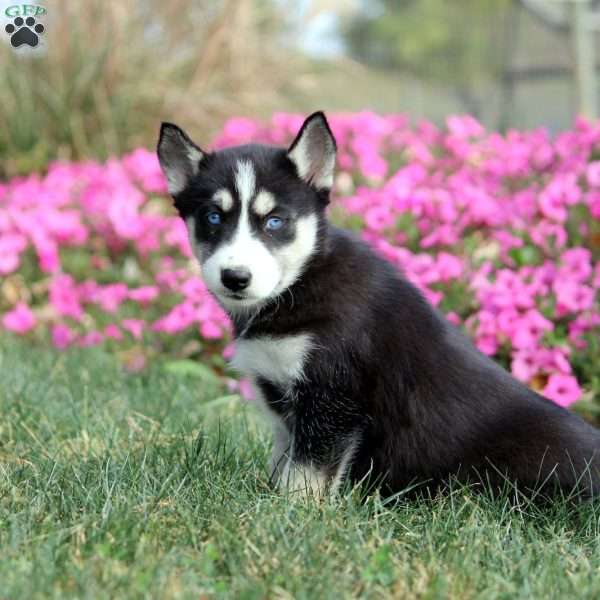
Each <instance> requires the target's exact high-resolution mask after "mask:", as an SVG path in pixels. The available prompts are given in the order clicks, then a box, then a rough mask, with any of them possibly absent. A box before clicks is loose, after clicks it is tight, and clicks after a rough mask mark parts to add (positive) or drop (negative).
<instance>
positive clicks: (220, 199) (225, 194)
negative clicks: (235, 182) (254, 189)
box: [212, 188, 233, 212]
mask: <svg viewBox="0 0 600 600" xmlns="http://www.w3.org/2000/svg"><path fill="white" fill-rule="evenodd" d="M212 200H213V202H214V203H215V204H216V205H217V206H218V207H219V208H220V209H221V210H222V211H223V212H229V211H230V210H231V209H232V208H233V197H232V196H231V192H230V191H229V190H227V189H225V188H223V189H222V190H218V191H217V192H215V193H214V195H213V198H212Z"/></svg>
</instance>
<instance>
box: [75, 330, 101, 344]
mask: <svg viewBox="0 0 600 600" xmlns="http://www.w3.org/2000/svg"><path fill="white" fill-rule="evenodd" d="M103 340H104V336H103V335H102V333H100V332H99V331H90V332H89V333H86V334H85V335H83V336H82V337H81V338H79V340H78V341H77V345H78V346H81V347H82V348H87V347H89V346H97V345H98V344H101V343H102V341H103Z"/></svg>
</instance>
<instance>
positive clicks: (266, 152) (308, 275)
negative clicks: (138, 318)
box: [158, 112, 600, 495]
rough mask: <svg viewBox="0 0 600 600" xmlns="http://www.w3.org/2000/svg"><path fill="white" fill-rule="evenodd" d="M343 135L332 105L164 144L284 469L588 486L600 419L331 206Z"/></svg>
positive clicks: (335, 478) (387, 486)
mask: <svg viewBox="0 0 600 600" xmlns="http://www.w3.org/2000/svg"><path fill="white" fill-rule="evenodd" d="M335 155H336V143H335V140H334V137H333V135H332V132H331V130H330V128H329V125H328V123H327V120H326V118H325V116H324V114H323V113H321V112H317V113H314V114H313V115H311V116H310V117H308V118H307V119H306V121H305V122H304V124H303V125H302V128H301V129H300V131H299V133H298V135H297V137H296V139H295V140H294V141H293V143H292V145H291V146H290V147H289V148H287V149H286V148H278V147H271V146H264V145H256V144H250V145H244V146H237V147H233V148H227V149H225V150H220V151H217V152H205V151H204V150H202V149H201V148H200V147H199V146H197V145H196V144H195V143H194V142H193V141H192V140H191V139H190V138H189V137H188V136H187V135H186V134H185V133H184V132H183V131H182V130H181V129H180V128H179V127H177V126H176V125H172V124H170V123H163V125H162V128H161V132H160V140H159V143H158V156H159V160H160V164H161V166H162V169H163V171H164V173H165V175H166V178H167V181H168V189H169V192H170V194H171V196H172V197H173V199H174V201H175V206H176V208H177V210H178V211H179V214H180V215H181V217H182V219H183V220H184V221H185V223H186V224H187V228H188V230H189V236H190V242H191V245H192V248H193V251H194V253H195V255H196V257H197V259H198V261H199V262H200V265H201V267H202V273H203V277H204V280H205V282H206V285H207V287H208V289H209V290H210V291H211V293H212V294H214V296H215V298H216V299H217V300H218V301H219V302H220V304H221V305H222V306H223V308H224V309H225V310H226V311H227V312H228V313H229V315H230V317H231V319H232V321H233V324H234V328H235V338H236V348H237V351H236V356H235V359H234V363H233V364H234V366H235V367H236V368H237V369H239V370H240V371H241V372H242V373H244V374H246V375H247V376H249V377H250V378H251V379H252V380H253V382H254V384H255V386H256V389H257V393H258V396H259V398H260V402H261V403H262V405H263V407H264V409H265V411H266V412H267V413H268V414H269V415H270V417H271V418H272V422H273V430H274V440H275V441H274V449H273V455H272V465H271V467H272V473H273V476H274V479H275V481H276V482H277V483H278V484H279V485H280V486H282V487H284V488H287V489H288V490H290V491H299V492H301V493H312V494H322V493H323V492H324V491H326V490H327V491H335V490H337V489H338V488H339V486H340V485H341V484H342V483H343V482H345V481H348V482H350V483H355V482H359V481H362V480H365V479H369V478H370V479H371V481H375V482H377V483H378V485H379V486H380V487H381V489H382V491H383V493H385V494H392V493H395V492H398V491H401V490H403V489H405V488H406V487H408V486H411V485H414V484H416V483H423V484H426V485H433V486H439V485H441V484H444V483H445V482H446V481H448V478H449V477H451V476H455V477H457V478H458V480H459V481H469V482H482V481H484V482H487V483H488V484H489V483H491V484H492V485H494V486H497V485H501V484H502V483H503V482H504V481H505V480H509V481H511V482H514V483H516V484H518V485H520V486H521V487H522V488H523V489H532V488H540V487H542V488H545V489H553V490H554V489H559V488H563V489H565V490H571V489H572V488H574V487H575V486H578V487H579V488H580V489H582V490H583V491H584V492H586V493H587V495H590V494H592V493H593V492H595V491H596V490H598V489H599V487H600V485H599V483H600V473H599V466H600V458H599V456H598V455H599V454H600V434H599V432H598V431H597V430H596V429H594V428H593V427H591V426H590V425H588V424H586V423H585V422H584V421H583V420H582V419H580V418H579V417H578V416H576V415H575V414H572V413H570V412H568V411H567V410H565V409H563V408H561V407H559V406H557V405H555V404H553V403H552V402H550V401H549V400H546V399H545V398H543V397H541V396H540V395H538V394H536V393H535V392H534V391H532V390H530V389H528V388H527V387H526V386H524V385H522V384H521V383H519V382H518V381H517V380H515V379H514V378H513V377H512V376H511V375H510V374H509V373H508V372H506V371H505V370H504V369H503V368H502V367H500V366H499V365H497V364H496V363H494V362H493V361H492V360H491V359H489V358H488V357H486V356H484V355H483V354H481V353H480V352H479V351H478V350H477V349H476V348H475V347H474V346H473V345H472V344H471V342H470V341H469V340H468V339H467V338H466V337H465V336H464V335H463V334H462V333H461V332H460V331H459V330H458V329H456V328H455V327H454V326H453V325H451V324H450V323H449V322H447V321H446V320H445V318H444V317H443V316H442V315H441V314H440V313H438V312H437V310H435V309H434V308H433V307H432V306H430V305H429V304H428V303H427V302H426V301H425V299H424V298H423V296H422V295H421V293H420V292H419V291H418V290H417V289H416V288H415V287H414V286H413V285H411V284H410V283H409V282H408V281H407V280H406V279H405V278H404V277H403V276H402V275H401V274H400V273H399V272H398V271H397V270H396V269H395V268H394V267H393V266H392V265H391V264H389V263H388V262H386V261H385V260H384V259H382V258H380V257H379V256H378V255H377V254H375V253H374V252H373V251H372V250H371V249H370V248H369V247H368V246H367V245H365V244H364V243H362V242H361V241H359V240H358V239H356V238H355V237H354V236H353V235H351V234H350V233H348V232H346V231H343V230H340V229H338V228H336V227H334V226H332V225H331V224H330V223H329V222H328V220H327V216H326V208H327V205H328V203H329V194H330V190H331V188H332V185H333V179H334V167H335Z"/></svg>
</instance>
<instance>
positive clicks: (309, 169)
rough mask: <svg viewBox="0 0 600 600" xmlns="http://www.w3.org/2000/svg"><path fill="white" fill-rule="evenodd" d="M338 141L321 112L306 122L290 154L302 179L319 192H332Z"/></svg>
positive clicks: (293, 143)
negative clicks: (336, 142)
mask: <svg viewBox="0 0 600 600" xmlns="http://www.w3.org/2000/svg"><path fill="white" fill-rule="evenodd" d="M335 152H336V145H335V138H334V137H333V134H332V133H331V129H330V128H329V124H328V123H327V119H326V118H325V115H324V114H323V113H322V112H316V113H313V114H312V115H310V117H308V118H307V119H306V121H304V124H303V125H302V127H301V129H300V131H299V132H298V135H297V136H296V139H295V140H294V141H293V142H292V145H291V146H290V147H289V149H288V151H287V155H288V158H289V159H290V160H291V161H292V162H293V163H294V165H296V171H297V172H298V176H299V177H300V178H301V179H304V181H306V183H308V184H310V185H312V186H313V187H315V188H317V189H318V190H330V189H331V188H332V186H333V172H334V169H335Z"/></svg>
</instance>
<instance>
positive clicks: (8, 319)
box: [2, 302, 37, 335]
mask: <svg viewBox="0 0 600 600" xmlns="http://www.w3.org/2000/svg"><path fill="white" fill-rule="evenodd" d="M36 322H37V321H36V318H35V315H34V314H33V313H32V312H31V309H30V308H29V306H27V304H25V302H19V303H18V304H17V305H16V306H15V307H14V308H13V309H12V310H11V311H9V312H7V313H6V314H5V315H4V317H2V325H3V326H4V328H5V329H7V330H8V331H12V332H13V333H19V334H21V335H22V334H24V333H27V332H28V331H31V330H32V329H33V328H34V327H35V325H36Z"/></svg>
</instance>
